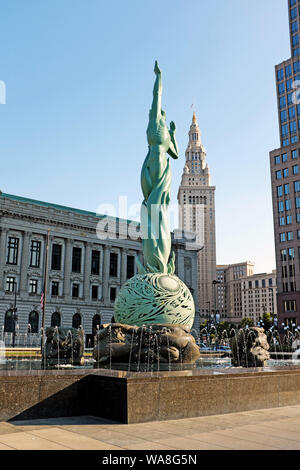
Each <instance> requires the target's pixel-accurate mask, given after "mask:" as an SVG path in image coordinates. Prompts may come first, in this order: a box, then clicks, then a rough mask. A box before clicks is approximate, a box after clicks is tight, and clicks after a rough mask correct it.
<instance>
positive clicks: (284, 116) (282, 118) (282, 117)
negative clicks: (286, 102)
mask: <svg viewBox="0 0 300 470" xmlns="http://www.w3.org/2000/svg"><path fill="white" fill-rule="evenodd" d="M280 121H281V122H286V121H287V112H286V110H284V111H281V113H280Z"/></svg>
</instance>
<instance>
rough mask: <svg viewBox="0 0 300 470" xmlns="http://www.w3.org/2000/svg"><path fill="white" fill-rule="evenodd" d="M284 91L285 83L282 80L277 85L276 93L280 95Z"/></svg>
mask: <svg viewBox="0 0 300 470" xmlns="http://www.w3.org/2000/svg"><path fill="white" fill-rule="evenodd" d="M284 92H285V84H284V82H282V83H279V85H278V94H279V95H282V94H283V93H284Z"/></svg>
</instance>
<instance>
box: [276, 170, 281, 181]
mask: <svg viewBox="0 0 300 470" xmlns="http://www.w3.org/2000/svg"><path fill="white" fill-rule="evenodd" d="M275 175H276V179H277V180H280V179H281V170H278V171H276V173H275Z"/></svg>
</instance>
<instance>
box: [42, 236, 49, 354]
mask: <svg viewBox="0 0 300 470" xmlns="http://www.w3.org/2000/svg"><path fill="white" fill-rule="evenodd" d="M49 239H50V228H48V235H47V244H46V256H45V270H44V296H43V305H42V334H43V337H42V353H43V349H44V344H45V317H46V298H47V285H48V282H47V280H48V259H49Z"/></svg>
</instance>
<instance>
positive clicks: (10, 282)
mask: <svg viewBox="0 0 300 470" xmlns="http://www.w3.org/2000/svg"><path fill="white" fill-rule="evenodd" d="M15 284H16V280H15V278H14V277H10V276H9V277H7V278H6V292H14V291H15Z"/></svg>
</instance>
